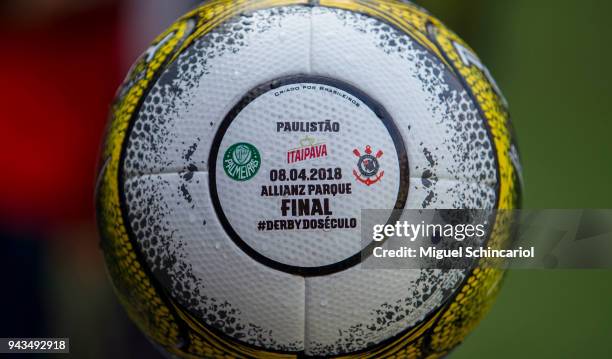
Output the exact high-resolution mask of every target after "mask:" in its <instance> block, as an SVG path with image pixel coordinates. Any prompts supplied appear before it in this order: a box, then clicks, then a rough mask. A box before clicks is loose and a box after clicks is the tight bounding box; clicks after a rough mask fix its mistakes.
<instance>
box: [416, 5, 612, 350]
mask: <svg viewBox="0 0 612 359" xmlns="http://www.w3.org/2000/svg"><path fill="white" fill-rule="evenodd" d="M419 3H420V4H421V5H423V6H424V7H425V8H427V9H428V10H429V11H430V12H431V13H433V14H435V15H436V16H437V17H439V18H441V19H442V20H443V21H444V22H445V23H446V24H447V25H448V26H449V27H451V28H452V29H454V30H455V32H457V33H458V34H460V35H461V36H462V37H463V38H465V39H466V40H467V41H468V43H470V45H472V47H473V48H474V49H475V50H476V52H477V53H478V54H479V56H480V57H481V58H482V60H483V62H484V63H485V64H486V65H487V66H488V67H489V69H490V70H491V72H492V74H493V76H495V78H496V80H497V81H498V83H499V85H500V86H501V88H502V90H503V91H504V94H505V95H506V97H507V98H508V101H509V102H510V110H511V115H512V120H513V123H514V126H515V128H516V132H517V134H518V143H519V147H520V151H521V155H522V165H523V170H524V173H523V175H524V179H525V184H526V185H525V188H524V197H523V198H524V202H523V206H524V207H525V208H611V207H612V190H610V186H611V185H612V141H611V140H610V135H611V133H612V115H611V114H612V112H611V110H610V104H611V102H612V71H611V70H610V60H609V59H610V57H611V55H612V49H611V47H610V46H609V44H610V41H611V40H610V39H612V25H611V24H610V14H611V13H612V2H610V1H600V0H582V1H578V0H563V1H553V0H494V1H486V0H470V1H465V0H463V1H462V0H422V1H419ZM611 299H612V272H610V271H595V270H579V271H577V270H575V271H571V270H564V271H561V270H554V271H545V270H513V271H510V272H509V273H508V275H507V277H506V280H505V283H504V287H503V289H502V291H501V293H500V295H499V298H498V300H497V302H496V303H495V305H494V306H493V309H492V310H491V312H490V314H489V315H488V316H487V317H486V318H485V319H484V320H483V321H482V323H481V324H480V325H479V326H478V328H477V329H476V330H475V331H474V332H473V333H472V334H471V335H470V336H468V338H467V339H466V340H465V342H464V344H463V345H461V346H460V347H459V348H458V349H456V350H455V352H454V353H453V354H452V355H451V358H453V359H462V358H609V357H611V356H612V302H611Z"/></svg>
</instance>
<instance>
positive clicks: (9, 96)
mask: <svg viewBox="0 0 612 359" xmlns="http://www.w3.org/2000/svg"><path fill="white" fill-rule="evenodd" d="M71 10H72V9H71ZM79 10H80V11H70V13H68V14H56V15H54V16H51V17H47V18H42V19H41V18H38V19H36V18H34V19H32V20H34V21H32V22H25V23H23V22H22V23H16V22H15V21H2V23H1V25H0V31H1V33H2V34H3V35H4V36H3V40H2V42H3V49H4V50H3V51H2V56H0V78H2V86H0V108H2V112H3V113H2V115H1V116H2V127H1V130H0V163H2V168H3V170H2V171H3V172H4V175H3V176H0V198H2V200H1V201H0V216H1V217H0V218H2V220H3V221H4V222H7V223H5V225H11V226H15V225H16V226H21V225H23V224H24V223H23V222H24V221H27V222H28V223H36V224H37V226H40V225H42V226H58V225H60V226H63V225H68V224H72V223H74V222H82V221H84V220H85V221H89V220H90V219H91V217H92V213H93V195H92V192H93V183H94V177H95V163H96V156H97V151H98V147H99V142H100V137H101V134H102V132H103V128H104V124H105V121H106V116H107V112H108V108H109V104H110V103H111V101H112V98H113V94H114V92H115V89H116V88H117V86H118V84H119V83H120V79H121V77H120V76H121V74H120V67H121V66H120V55H119V53H120V48H121V47H120V45H119V44H120V42H119V39H120V35H119V5H118V3H117V2H105V3H104V4H96V6H92V7H91V8H85V9H79Z"/></svg>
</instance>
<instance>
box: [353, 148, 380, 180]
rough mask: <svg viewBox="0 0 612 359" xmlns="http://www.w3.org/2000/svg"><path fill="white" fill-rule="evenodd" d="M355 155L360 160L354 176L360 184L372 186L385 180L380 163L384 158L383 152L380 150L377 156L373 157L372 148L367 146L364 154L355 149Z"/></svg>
mask: <svg viewBox="0 0 612 359" xmlns="http://www.w3.org/2000/svg"><path fill="white" fill-rule="evenodd" d="M353 153H354V154H355V156H357V157H358V158H359V160H358V161H357V169H354V170H353V175H354V176H355V178H356V179H357V180H358V181H359V182H361V183H363V184H365V185H366V186H371V185H373V184H374V183H377V182H378V181H380V180H381V179H382V178H383V176H384V175H385V171H380V162H379V161H378V160H379V159H380V158H381V157H382V156H383V151H382V150H378V152H376V155H372V147H370V146H366V148H365V153H364V154H362V153H361V152H360V151H359V150H358V149H354V150H353ZM379 171H380V173H379Z"/></svg>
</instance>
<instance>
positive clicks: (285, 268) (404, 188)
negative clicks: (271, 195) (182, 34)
mask: <svg viewBox="0 0 612 359" xmlns="http://www.w3.org/2000/svg"><path fill="white" fill-rule="evenodd" d="M296 83H313V84H318V85H326V86H332V87H335V88H337V89H340V90H342V91H345V92H348V93H350V94H351V95H353V96H355V97H357V98H358V99H359V100H361V101H362V102H363V103H364V104H365V105H366V106H368V107H369V108H370V109H371V110H372V111H373V112H374V113H375V114H376V116H377V117H378V118H379V119H380V120H381V122H382V123H383V124H384V125H385V127H386V128H387V131H388V132H389V135H390V136H391V139H392V140H393V144H394V146H395V150H396V152H397V158H398V161H399V169H400V180H399V182H400V186H399V190H398V194H397V199H396V201H395V205H394V209H403V208H404V205H405V204H406V201H407V198H408V188H409V179H410V173H409V167H408V153H407V152H406V146H405V144H404V139H403V138H402V136H401V134H400V131H399V128H398V127H397V126H396V124H395V122H394V121H393V119H392V118H391V115H390V114H389V113H388V112H387V111H386V110H385V109H384V107H383V106H382V105H380V104H379V103H378V102H376V101H375V100H374V99H372V98H371V97H370V96H369V95H367V94H366V93H365V92H363V91H361V90H360V89H358V88H357V87H355V86H353V85H350V84H348V83H346V82H343V81H340V80H336V79H333V78H329V77H324V76H316V75H302V74H300V75H293V76H287V77H282V78H279V79H275V80H272V81H268V82H266V83H264V84H261V85H259V86H256V87H255V88H253V89H252V90H250V91H249V92H248V93H247V94H246V95H245V96H244V97H243V98H242V99H240V101H238V103H237V104H236V105H234V107H233V108H232V109H231V110H230V111H229V112H228V113H227V115H226V116H225V118H224V119H223V121H222V122H221V124H220V126H219V130H218V131H217V134H216V135H215V138H214V139H213V142H212V146H211V150H210V154H209V161H208V163H209V166H208V168H209V170H208V174H209V189H210V196H211V199H212V203H213V207H214V208H215V212H216V213H217V216H218V218H219V222H221V225H222V226H223V229H224V230H225V231H226V232H227V234H228V235H229V236H230V238H231V239H232V240H233V241H234V243H236V245H237V246H238V247H240V249H242V250H243V251H244V252H245V253H246V254H247V255H249V256H250V257H251V258H253V259H255V260H256V261H258V262H260V263H262V264H264V265H266V266H268V267H270V268H273V269H276V270H279V271H282V272H286V273H290V274H295V275H300V276H303V277H316V276H324V275H329V274H332V273H336V272H340V271H342V270H345V269H347V268H350V267H353V266H355V265H357V264H359V263H360V262H361V261H362V259H363V258H365V257H368V256H370V255H371V253H372V250H373V248H374V247H375V246H376V245H377V243H375V242H373V241H372V242H371V243H370V244H369V245H368V246H366V247H365V248H363V249H361V250H360V251H359V252H357V253H355V254H354V255H352V256H350V257H348V258H346V259H343V260H341V261H339V262H336V263H333V264H328V265H324V266H318V267H300V266H292V265H289V264H285V263H281V262H278V261H275V260H273V259H270V258H268V257H266V256H264V255H263V254H261V253H259V252H258V251H256V250H255V249H253V248H252V247H251V246H249V245H248V244H247V243H246V242H245V241H244V240H242V238H240V236H239V235H238V233H236V231H235V230H234V228H233V227H232V225H231V224H230V223H229V220H228V219H227V217H226V216H225V213H224V212H223V208H222V206H221V202H220V200H219V194H218V192H217V184H216V176H217V174H216V172H217V171H216V169H217V157H218V154H219V150H220V147H221V141H222V140H223V137H224V136H225V133H226V132H227V130H228V128H229V126H230V125H231V123H232V122H233V121H234V119H235V118H236V116H237V115H238V114H239V113H240V112H241V111H242V110H243V109H244V108H245V107H246V106H248V105H249V104H250V103H251V102H253V101H254V100H255V99H256V98H258V97H259V96H261V95H263V94H264V93H266V92H269V91H271V90H274V89H277V88H279V87H281V86H287V85H293V84H296ZM262 161H263V159H262ZM396 212H399V211H392V215H391V217H390V218H389V220H388V221H387V223H393V222H394V221H396V220H397V219H398V218H399V215H400V214H399V213H396Z"/></svg>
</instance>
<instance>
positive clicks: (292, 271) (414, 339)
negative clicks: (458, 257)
mask: <svg viewBox="0 0 612 359" xmlns="http://www.w3.org/2000/svg"><path fill="white" fill-rule="evenodd" d="M511 132H512V131H511V127H510V124H509V120H508V112H507V106H506V102H505V100H504V97H503V95H502V94H501V92H500V90H499V88H498V86H497V85H496V83H495V82H494V80H493V79H492V77H491V75H490V73H489V72H488V70H487V69H486V68H485V67H484V66H483V65H482V63H481V62H480V60H479V59H478V57H477V56H476V55H475V54H474V53H473V52H472V50H471V49H470V48H469V47H468V46H467V45H466V44H465V43H464V42H463V41H461V40H460V39H459V38H458V37H457V36H456V35H455V34H453V33H452V32H450V31H449V30H448V29H447V28H446V27H444V26H443V25H442V24H441V23H440V21H438V20H437V19H435V18H434V17H432V16H430V15H429V14H428V13H427V12H425V11H424V10H423V9H421V8H419V7H417V6H415V5H413V4H411V3H408V2H400V1H386V0H378V1H358V0H320V1H307V0H260V1H241V0H238V1H226V0H213V1H210V2H206V3H204V4H203V5H201V6H200V7H199V8H197V9H195V10H193V11H192V12H190V13H189V14H187V15H185V16H184V17H182V18H181V19H180V20H178V21H177V22H176V23H175V24H174V25H172V26H171V27H170V28H169V29H168V30H167V31H166V32H164V33H163V34H162V35H161V36H159V37H158V38H157V39H156V40H155V42H154V43H153V45H152V46H151V47H150V48H149V49H148V51H146V53H145V54H144V55H143V56H142V57H141V58H140V59H139V60H138V62H137V63H136V64H135V65H134V67H133V68H132V70H131V71H130V74H129V75H128V77H127V79H126V80H125V83H124V84H123V85H122V87H121V89H120V90H119V92H118V94H117V98H116V101H115V103H114V105H113V108H112V112H111V121H110V125H109V127H108V132H107V135H106V140H105V143H104V146H103V152H102V160H101V166H100V171H99V180H98V186H97V195H96V200H97V213H98V222H99V228H100V233H101V238H102V248H103V251H104V255H105V259H106V263H107V267H108V270H109V273H110V276H111V278H112V281H113V284H114V288H115V289H116V293H117V296H118V298H119V300H120V301H121V303H122V304H123V306H124V307H125V308H126V310H127V312H128V314H129V316H130V317H131V319H132V320H133V321H134V322H135V323H136V324H137V325H138V326H139V328H140V329H141V330H142V331H143V332H144V333H145V334H146V335H147V336H148V338H149V339H150V340H151V341H152V342H154V343H156V345H158V346H159V347H160V348H161V349H162V350H163V351H164V352H166V353H167V354H168V355H169V356H171V357H207V358H228V357H240V358H245V357H267V358H297V357H343V358H350V357H360V358H384V357H393V358H422V357H439V356H442V355H444V354H446V353H448V352H449V351H450V350H451V349H452V348H453V347H454V346H456V345H457V344H458V343H460V342H461V340H462V339H463V338H464V337H465V335H466V334H467V333H468V332H469V331H470V330H471V329H472V328H473V327H474V326H475V325H476V323H477V322H478V321H479V320H480V318H482V316H483V315H484V313H485V312H486V311H487V309H488V308H489V306H490V305H491V303H492V301H493V298H494V297H495V294H496V293H497V289H498V287H499V283H500V279H501V278H502V275H503V272H502V271H501V270H498V269H492V268H485V267H479V266H477V267H475V268H471V269H470V270H460V269H454V270H441V269H410V270H363V269H360V262H361V256H360V252H361V249H362V247H361V244H360V223H361V216H360V213H361V210H362V209H369V208H380V209H393V208H395V209H404V208H415V209H416V208H424V209H429V208H431V209H440V208H442V209H446V208H451V209H452V208H470V209H489V210H492V209H497V208H500V209H513V208H516V207H517V206H518V203H519V198H520V184H519V180H518V179H519V174H520V165H519V160H518V155H517V151H516V147H515V145H514V141H513V138H512V134H511ZM497 227H499V228H497V229H495V227H494V233H493V236H498V237H499V236H501V237H503V236H504V235H505V232H504V228H503V227H500V226H497ZM500 228H501V229H500ZM496 230H497V232H495V231H496Z"/></svg>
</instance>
